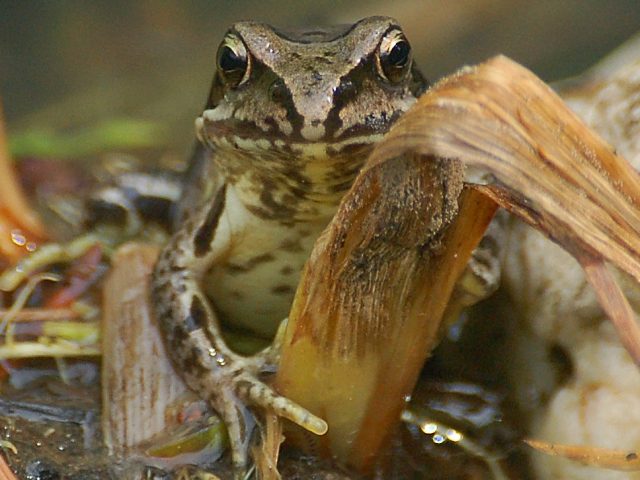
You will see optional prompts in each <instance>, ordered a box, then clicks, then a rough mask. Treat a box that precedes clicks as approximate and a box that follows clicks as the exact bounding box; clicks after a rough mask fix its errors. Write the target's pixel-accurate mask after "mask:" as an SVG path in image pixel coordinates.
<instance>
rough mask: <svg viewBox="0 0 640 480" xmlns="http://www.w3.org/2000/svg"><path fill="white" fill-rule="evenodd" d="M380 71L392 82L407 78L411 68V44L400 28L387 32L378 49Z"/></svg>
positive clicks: (381, 74)
mask: <svg viewBox="0 0 640 480" xmlns="http://www.w3.org/2000/svg"><path fill="white" fill-rule="evenodd" d="M377 64H378V73H379V74H380V76H381V77H382V78H384V79H385V80H388V81H389V82H391V83H398V82H400V81H402V80H404V79H405V78H406V75H407V73H408V72H409V70H411V45H409V42H408V41H407V39H406V38H405V36H404V34H403V33H402V32H401V31H400V30H391V31H389V32H387V34H386V35H385V36H384V38H383V39H382V41H381V42H380V47H379V49H378V62H377Z"/></svg>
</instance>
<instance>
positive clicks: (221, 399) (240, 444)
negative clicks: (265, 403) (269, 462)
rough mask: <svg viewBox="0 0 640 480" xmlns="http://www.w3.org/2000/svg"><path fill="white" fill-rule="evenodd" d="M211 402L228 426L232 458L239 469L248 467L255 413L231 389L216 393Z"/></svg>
mask: <svg viewBox="0 0 640 480" xmlns="http://www.w3.org/2000/svg"><path fill="white" fill-rule="evenodd" d="M211 403H212V404H213V405H214V406H215V408H216V411H217V412H218V414H219V415H220V416H221V417H222V419H223V421H224V423H225V426H226V427H227V433H228V436H229V447H230V448H231V460H232V462H233V465H234V467H236V468H237V469H239V470H244V469H246V468H247V465H248V461H249V444H250V441H251V434H252V433H253V429H254V427H255V425H256V421H255V418H254V416H253V414H252V413H251V411H249V409H248V408H247V406H246V405H245V404H244V402H243V401H242V400H240V399H239V398H238V396H237V395H236V393H235V392H234V391H232V390H230V389H224V393H223V394H222V395H216V397H215V398H213V399H212V401H211Z"/></svg>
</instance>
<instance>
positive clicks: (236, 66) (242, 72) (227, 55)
mask: <svg viewBox="0 0 640 480" xmlns="http://www.w3.org/2000/svg"><path fill="white" fill-rule="evenodd" d="M216 62H217V66H218V72H219V73H220V76H221V77H222V80H223V82H224V83H225V84H226V85H229V86H231V87H237V86H239V85H241V84H243V83H244V82H246V81H247V80H248V78H249V73H250V69H251V61H250V59H249V55H248V53H247V48H246V47H245V45H244V43H243V42H242V40H240V38H238V37H237V36H235V35H233V34H229V35H227V37H226V38H225V39H224V40H223V42H222V43H221V44H220V47H219V48H218V54H217V56H216Z"/></svg>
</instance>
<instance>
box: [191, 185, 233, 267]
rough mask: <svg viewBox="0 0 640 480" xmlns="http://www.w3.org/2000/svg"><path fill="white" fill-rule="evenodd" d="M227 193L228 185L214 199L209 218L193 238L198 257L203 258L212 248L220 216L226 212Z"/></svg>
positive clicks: (208, 213) (208, 214)
mask: <svg viewBox="0 0 640 480" xmlns="http://www.w3.org/2000/svg"><path fill="white" fill-rule="evenodd" d="M226 192H227V186H226V185H224V186H222V188H220V189H219V190H218V193H216V196H215V198H214V199H213V203H212V205H211V208H210V209H209V211H208V212H207V217H206V218H205V220H204V222H203V223H202V225H200V227H199V228H198V230H197V232H196V234H195V236H194V237H193V246H194V247H195V254H196V257H203V256H204V255H206V254H207V252H208V251H209V249H210V248H211V241H212V240H213V236H214V235H215V232H216V227H217V226H218V221H219V220H220V215H222V212H223V210H224V202H225V195H226Z"/></svg>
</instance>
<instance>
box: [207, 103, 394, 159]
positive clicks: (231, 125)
mask: <svg viewBox="0 0 640 480" xmlns="http://www.w3.org/2000/svg"><path fill="white" fill-rule="evenodd" d="M394 121H395V118H383V119H373V118H372V119H371V121H369V122H366V123H362V124H359V125H357V126H355V127H351V128H349V129H346V130H341V129H339V128H337V127H334V128H327V129H326V130H327V131H326V133H325V134H324V135H323V136H318V137H312V139H309V138H306V137H305V136H304V135H302V134H301V133H300V131H299V129H294V128H288V129H287V128H281V126H276V125H266V126H265V125H263V126H259V125H257V124H256V123H255V122H253V121H250V120H238V119H236V118H229V117H227V116H224V115H221V113H220V111H219V110H218V109H212V110H205V111H204V112H203V114H202V115H201V116H200V117H198V118H197V119H196V135H197V137H198V139H199V140H200V141H201V142H202V143H204V144H205V145H207V146H209V147H211V148H215V149H224V150H226V149H234V150H244V151H247V152H255V153H265V152H268V151H271V152H274V153H279V154H283V155H289V156H294V157H306V158H315V159H327V158H330V157H334V156H338V155H348V154H350V153H353V152H360V151H361V150H363V149H370V148H371V147H372V146H373V145H374V144H375V143H377V142H379V141H380V140H381V139H382V137H383V136H384V135H385V133H386V132H387V130H388V129H389V127H390V125H391V124H392V123H393V122H394Z"/></svg>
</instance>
